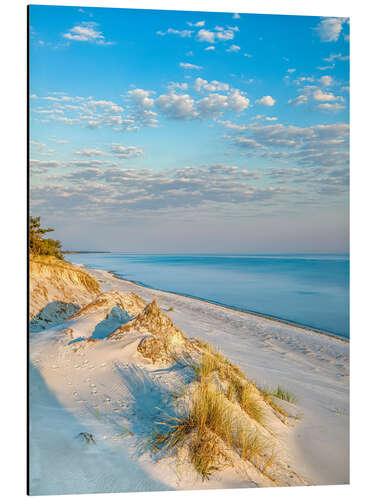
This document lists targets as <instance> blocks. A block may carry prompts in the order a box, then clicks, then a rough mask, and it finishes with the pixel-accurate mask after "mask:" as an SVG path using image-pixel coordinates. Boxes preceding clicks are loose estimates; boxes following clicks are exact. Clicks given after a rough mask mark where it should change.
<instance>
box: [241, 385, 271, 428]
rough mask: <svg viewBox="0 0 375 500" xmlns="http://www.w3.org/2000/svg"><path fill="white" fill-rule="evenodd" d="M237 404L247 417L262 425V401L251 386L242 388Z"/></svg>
mask: <svg viewBox="0 0 375 500" xmlns="http://www.w3.org/2000/svg"><path fill="white" fill-rule="evenodd" d="M239 403H240V405H241V408H242V409H243V410H244V411H245V412H246V413H247V414H248V415H249V417H251V418H252V419H254V420H255V421H256V422H258V423H259V424H263V422H264V416H265V412H264V406H263V400H262V399H261V398H260V397H259V393H258V392H257V391H256V390H255V388H254V386H253V384H251V383H247V384H246V385H244V386H242V389H241V395H240V399H239Z"/></svg>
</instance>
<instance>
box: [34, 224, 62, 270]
mask: <svg viewBox="0 0 375 500" xmlns="http://www.w3.org/2000/svg"><path fill="white" fill-rule="evenodd" d="M52 231H54V229H51V228H42V227H41V225H40V217H32V216H30V217H29V252H30V257H38V256H40V255H49V256H53V257H56V258H57V259H60V260H62V259H63V255H62V252H61V247H62V245H61V242H60V241H59V240H54V239H52V238H46V237H45V235H46V234H47V233H50V232H52Z"/></svg>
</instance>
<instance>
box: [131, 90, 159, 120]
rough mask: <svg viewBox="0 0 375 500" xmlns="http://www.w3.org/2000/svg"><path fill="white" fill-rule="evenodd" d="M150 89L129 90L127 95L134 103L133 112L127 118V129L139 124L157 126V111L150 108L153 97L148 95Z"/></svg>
mask: <svg viewBox="0 0 375 500" xmlns="http://www.w3.org/2000/svg"><path fill="white" fill-rule="evenodd" d="M151 95H152V91H151V90H145V89H141V88H137V89H132V90H129V91H128V93H127V96H128V97H130V99H131V100H132V102H133V104H134V108H133V112H132V113H131V115H130V116H129V119H128V129H134V128H137V127H139V126H145V127H157V124H158V119H157V113H156V112H155V111H153V110H152V108H153V106H154V99H153V98H152V97H150V96H151Z"/></svg>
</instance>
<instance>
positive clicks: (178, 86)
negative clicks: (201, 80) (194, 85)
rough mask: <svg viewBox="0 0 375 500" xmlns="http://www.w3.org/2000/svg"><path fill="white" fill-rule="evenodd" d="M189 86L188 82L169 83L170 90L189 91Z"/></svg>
mask: <svg viewBox="0 0 375 500" xmlns="http://www.w3.org/2000/svg"><path fill="white" fill-rule="evenodd" d="M188 87H189V85H188V84H187V83H186V82H182V83H178V82H169V83H168V90H172V91H173V90H175V89H178V90H187V89H188Z"/></svg>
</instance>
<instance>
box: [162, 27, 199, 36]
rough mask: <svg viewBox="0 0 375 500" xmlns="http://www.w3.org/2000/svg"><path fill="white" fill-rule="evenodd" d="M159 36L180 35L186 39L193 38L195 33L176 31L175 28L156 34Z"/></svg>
mask: <svg viewBox="0 0 375 500" xmlns="http://www.w3.org/2000/svg"><path fill="white" fill-rule="evenodd" d="M156 34H157V35H160V36H165V35H178V36H180V37H182V38H186V37H188V38H189V37H191V35H192V34H193V31H191V30H175V29H173V28H168V29H167V31H160V30H159V31H157V32H156Z"/></svg>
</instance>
